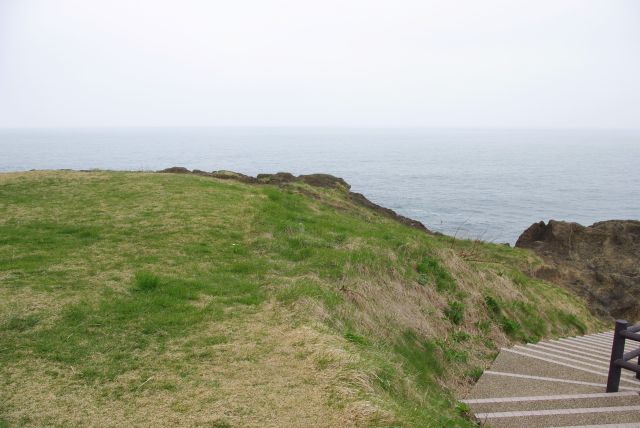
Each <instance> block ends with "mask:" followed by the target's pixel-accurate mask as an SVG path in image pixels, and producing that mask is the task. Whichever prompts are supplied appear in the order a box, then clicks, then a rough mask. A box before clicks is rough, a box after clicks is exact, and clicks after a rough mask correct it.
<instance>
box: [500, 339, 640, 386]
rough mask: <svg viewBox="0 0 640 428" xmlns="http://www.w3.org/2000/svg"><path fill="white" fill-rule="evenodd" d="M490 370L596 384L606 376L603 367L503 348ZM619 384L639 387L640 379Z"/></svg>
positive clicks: (606, 373) (604, 381) (603, 380)
mask: <svg viewBox="0 0 640 428" xmlns="http://www.w3.org/2000/svg"><path fill="white" fill-rule="evenodd" d="M491 370H492V371H498V372H506V373H516V374H523V375H530V376H543V377H547V378H556V379H565V380H574V381H581V382H590V383H598V384H601V383H606V381H607V376H608V372H607V371H606V370H605V369H600V370H599V369H591V368H587V367H575V364H572V363H567V362H561V361H559V360H556V359H552V358H545V357H538V356H533V355H532V354H527V353H525V352H520V351H517V350H514V349H503V350H502V352H500V354H499V355H498V357H497V358H496V360H495V361H494V363H493V365H492V366H491ZM620 386H626V387H637V388H640V381H638V380H636V379H630V378H627V377H625V378H622V379H621V380H620ZM519 395H527V394H519Z"/></svg>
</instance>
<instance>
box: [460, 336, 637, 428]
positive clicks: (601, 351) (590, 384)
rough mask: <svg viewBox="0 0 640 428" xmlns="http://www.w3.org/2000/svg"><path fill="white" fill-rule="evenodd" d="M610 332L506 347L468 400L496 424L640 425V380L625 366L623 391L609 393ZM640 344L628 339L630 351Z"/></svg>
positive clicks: (615, 427) (477, 412) (523, 426)
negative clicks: (607, 388) (607, 391)
mask: <svg viewBox="0 0 640 428" xmlns="http://www.w3.org/2000/svg"><path fill="white" fill-rule="evenodd" d="M612 340H613V334H612V333H611V332H606V333H597V334H591V335H587V336H578V337H572V338H566V339H559V340H550V341H547V342H539V343H537V344H528V345H522V346H520V345H519V346H514V347H513V348H503V349H502V350H501V352H500V354H499V355H498V357H497V358H496V360H495V361H494V363H493V365H492V366H491V370H487V371H485V372H484V373H483V375H482V377H480V380H479V381H478V383H477V384H476V385H475V386H474V387H473V389H472V390H471V392H470V394H469V396H468V397H467V399H465V400H462V401H463V402H464V403H466V404H468V405H469V406H470V408H471V411H472V412H473V414H474V415H475V417H476V418H477V419H478V420H479V421H480V422H481V424H484V425H488V426H491V427H494V428H506V427H518V428H529V427H531V428H534V427H574V428H575V427H581V428H584V427H609V428H622V427H624V428H631V427H635V428H640V395H639V393H640V381H639V380H638V379H636V378H635V373H632V372H629V371H626V370H623V371H622V378H621V380H620V392H618V393H609V394H607V393H606V392H605V390H606V383H607V374H608V370H609V358H610V354H611V342H612ZM637 346H638V343H637V342H633V341H627V344H626V350H625V352H628V351H630V350H632V349H634V348H635V347H637Z"/></svg>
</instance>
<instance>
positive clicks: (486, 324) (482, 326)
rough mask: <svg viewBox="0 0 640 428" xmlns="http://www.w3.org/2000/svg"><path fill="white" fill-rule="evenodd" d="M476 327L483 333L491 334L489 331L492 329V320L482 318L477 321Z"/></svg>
mask: <svg viewBox="0 0 640 428" xmlns="http://www.w3.org/2000/svg"><path fill="white" fill-rule="evenodd" d="M476 328H477V329H478V330H480V332H481V333H482V334H489V332H490V331H491V321H489V320H480V321H478V322H476Z"/></svg>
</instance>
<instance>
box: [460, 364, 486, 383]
mask: <svg viewBox="0 0 640 428" xmlns="http://www.w3.org/2000/svg"><path fill="white" fill-rule="evenodd" d="M482 373H484V370H483V369H482V367H474V368H472V369H469V370H467V371H466V372H464V375H465V376H466V377H468V378H469V379H471V380H472V381H473V382H477V381H478V379H480V376H482Z"/></svg>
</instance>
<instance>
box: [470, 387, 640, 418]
mask: <svg viewBox="0 0 640 428" xmlns="http://www.w3.org/2000/svg"><path fill="white" fill-rule="evenodd" d="M463 402H465V403H466V404H468V405H469V406H470V407H471V410H472V411H473V412H474V413H476V414H477V413H491V412H511V411H519V410H548V409H575V408H585V407H612V406H613V407H615V406H638V405H640V395H638V393H637V392H633V391H626V392H618V393H611V394H607V393H606V392H600V393H591V394H564V395H546V396H529V397H501V398H484V399H471V400H463Z"/></svg>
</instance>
